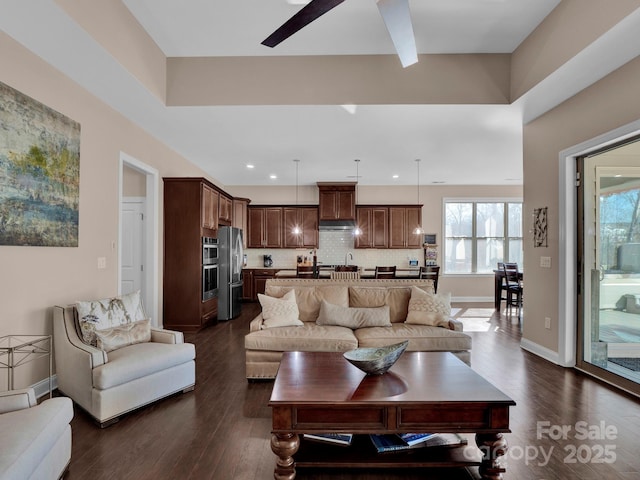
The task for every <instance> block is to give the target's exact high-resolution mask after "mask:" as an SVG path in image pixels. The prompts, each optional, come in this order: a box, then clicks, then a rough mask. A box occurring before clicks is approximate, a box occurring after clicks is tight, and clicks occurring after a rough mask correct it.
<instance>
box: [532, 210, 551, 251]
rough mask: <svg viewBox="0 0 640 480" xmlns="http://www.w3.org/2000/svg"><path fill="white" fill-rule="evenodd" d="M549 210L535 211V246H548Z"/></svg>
mask: <svg viewBox="0 0 640 480" xmlns="http://www.w3.org/2000/svg"><path fill="white" fill-rule="evenodd" d="M547 208H548V207H542V208H536V209H534V210H533V246H534V247H546V246H547Z"/></svg>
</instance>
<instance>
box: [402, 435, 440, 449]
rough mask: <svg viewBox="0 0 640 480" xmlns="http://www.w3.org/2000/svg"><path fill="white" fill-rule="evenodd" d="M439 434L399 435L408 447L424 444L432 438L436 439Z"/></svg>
mask: <svg viewBox="0 0 640 480" xmlns="http://www.w3.org/2000/svg"><path fill="white" fill-rule="evenodd" d="M436 435H437V433H399V434H398V436H399V437H400V439H401V440H402V441H403V442H405V443H406V444H407V445H409V446H411V445H415V444H416V443H422V442H424V441H425V440H428V439H430V438H432V437H435V436H436Z"/></svg>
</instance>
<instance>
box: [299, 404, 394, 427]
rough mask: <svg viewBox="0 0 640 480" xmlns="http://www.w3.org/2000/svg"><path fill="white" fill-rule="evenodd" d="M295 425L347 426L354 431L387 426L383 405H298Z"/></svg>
mask: <svg viewBox="0 0 640 480" xmlns="http://www.w3.org/2000/svg"><path fill="white" fill-rule="evenodd" d="M293 426H294V428H295V429H296V430H304V429H314V430H317V429H319V428H320V429H321V428H322V427H324V428H326V427H338V426H345V427H348V428H350V429H351V430H353V431H358V430H367V429H372V428H385V427H386V422H385V409H384V408H383V407H370V408H367V407H359V408H357V409H355V408H340V407H335V406H331V407H309V408H306V407H298V408H296V409H295V413H294V418H293Z"/></svg>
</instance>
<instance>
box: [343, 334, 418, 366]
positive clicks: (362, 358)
mask: <svg viewBox="0 0 640 480" xmlns="http://www.w3.org/2000/svg"><path fill="white" fill-rule="evenodd" d="M407 345H409V340H405V341H404V342H402V343H396V344H393V345H387V346H384V347H372V348H356V349H355V350H349V351H348V352H344V353H343V354H342V355H343V356H344V358H346V359H347V361H349V362H350V363H351V364H352V365H354V366H356V367H358V368H359V369H360V370H362V371H363V372H365V373H366V374H367V375H382V374H383V373H385V372H386V371H387V370H389V369H390V368H391V366H392V365H393V364H394V363H396V361H397V360H398V358H400V355H402V353H403V352H404V351H405V350H406V348H407Z"/></svg>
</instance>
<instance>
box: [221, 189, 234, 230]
mask: <svg viewBox="0 0 640 480" xmlns="http://www.w3.org/2000/svg"><path fill="white" fill-rule="evenodd" d="M232 220H233V199H232V198H230V197H227V196H226V195H222V194H221V195H220V201H219V205H218V225H227V226H229V225H231V221H232Z"/></svg>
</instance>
